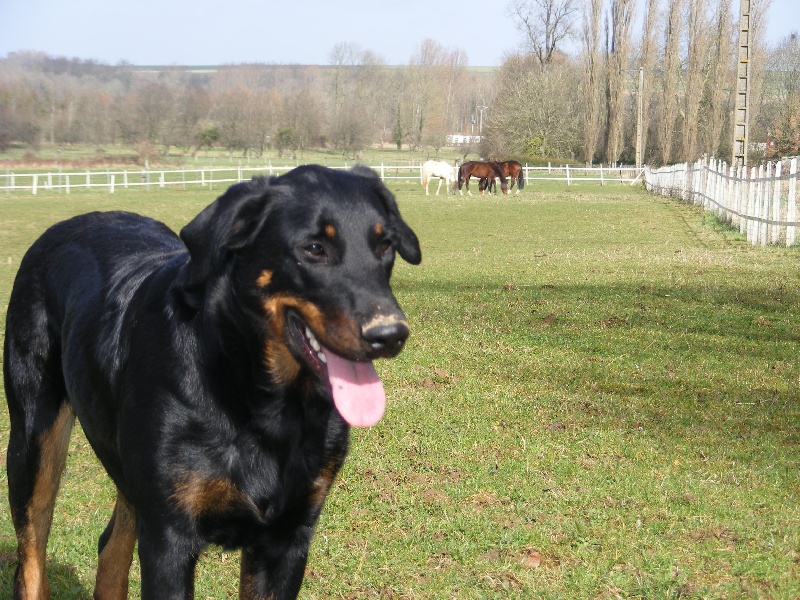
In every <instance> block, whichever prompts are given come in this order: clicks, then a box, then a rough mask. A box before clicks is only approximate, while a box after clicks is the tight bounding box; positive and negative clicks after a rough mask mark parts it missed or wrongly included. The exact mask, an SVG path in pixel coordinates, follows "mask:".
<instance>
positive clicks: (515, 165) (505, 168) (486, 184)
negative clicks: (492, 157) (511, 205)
mask: <svg viewBox="0 0 800 600" xmlns="http://www.w3.org/2000/svg"><path fill="white" fill-rule="evenodd" d="M495 164H496V165H497V166H498V167H499V168H500V170H501V171H502V172H503V175H505V176H506V177H507V178H508V179H510V180H511V185H510V186H509V190H513V189H514V184H515V183H516V184H517V193H518V194H519V192H520V190H521V189H522V188H524V187H525V173H524V171H523V170H522V165H521V164H520V163H519V162H517V161H516V160H507V161H504V162H497V163H495ZM478 187H479V188H481V189H488V190H489V193H491V192H492V190H493V189H494V188H495V181H494V180H493V179H490V180H487V181H483V180H481V183H480V185H479V186H478Z"/></svg>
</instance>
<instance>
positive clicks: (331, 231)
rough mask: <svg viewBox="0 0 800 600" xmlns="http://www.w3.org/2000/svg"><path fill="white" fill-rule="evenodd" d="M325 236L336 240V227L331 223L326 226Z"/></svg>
mask: <svg viewBox="0 0 800 600" xmlns="http://www.w3.org/2000/svg"><path fill="white" fill-rule="evenodd" d="M325 235H327V236H328V237H329V238H330V239H334V238H335V237H336V227H334V226H333V225H331V224H330V223H329V224H327V225H325Z"/></svg>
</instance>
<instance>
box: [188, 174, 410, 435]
mask: <svg viewBox="0 0 800 600" xmlns="http://www.w3.org/2000/svg"><path fill="white" fill-rule="evenodd" d="M181 238H182V239H183V241H184V242H185V244H186V246H187V248H188V250H189V254H190V262H189V264H188V270H189V283H188V286H189V287H191V288H194V289H200V290H202V291H201V293H202V295H203V296H204V298H205V300H204V303H206V304H207V303H208V298H209V297H211V296H213V295H215V294H224V293H225V289H226V288H230V291H231V292H232V294H233V296H235V301H236V302H240V303H241V304H242V306H243V307H244V309H245V310H246V311H248V312H249V313H251V314H256V315H258V319H259V321H260V322H261V323H262V328H263V336H264V341H263V344H264V348H263V362H264V364H265V366H266V368H267V370H268V372H269V374H270V376H271V378H272V380H273V381H274V382H275V383H277V384H278V385H284V386H286V385H290V384H292V382H294V381H295V380H296V379H297V378H298V377H301V376H305V377H310V378H312V380H313V381H315V383H317V384H318V385H319V386H320V387H321V388H322V389H324V390H325V391H326V392H328V393H330V394H331V395H332V397H333V400H334V402H335V404H336V407H337V409H338V410H339V413H340V414H341V415H342V417H343V418H344V419H345V420H346V421H347V422H348V423H350V424H351V425H372V424H374V423H375V422H377V421H378V419H380V417H381V415H382V414H383V410H384V407H385V398H384V395H383V386H382V384H381V383H380V380H379V379H378V377H377V374H376V373H375V369H374V367H373V366H372V362H371V361H372V360H373V359H376V358H389V357H393V356H396V355H397V354H398V353H399V352H400V351H401V350H402V348H403V346H404V344H405V341H406V339H407V337H408V331H409V330H408V324H407V323H406V319H405V316H404V314H403V312H402V310H401V309H400V307H399V305H398V303H397V301H396V300H395V298H394V295H393V294H392V291H391V288H390V286H389V279H390V277H391V273H392V267H393V265H394V260H395V254H399V255H400V256H401V257H402V258H403V259H405V260H406V261H408V262H409V263H412V264H418V263H419V262H420V260H421V252H420V247H419V242H418V240H417V237H416V235H415V234H414V232H413V231H412V230H411V228H410V227H409V226H408V225H407V224H406V223H405V221H403V219H402V217H401V216H400V212H399V211H398V208H397V204H396V202H395V199H394V196H393V195H392V194H391V192H389V190H388V189H386V187H385V186H384V185H383V183H382V182H381V181H380V179H379V178H378V177H377V175H376V174H375V173H374V172H373V171H371V170H370V169H367V168H364V167H357V168H355V169H353V170H351V171H334V170H332V169H328V168H325V167H320V166H304V167H298V168H296V169H294V170H292V171H290V172H288V173H286V174H285V175H282V176H280V177H274V178H270V179H266V178H254V179H253V180H251V181H249V182H247V183H240V184H236V185H233V186H231V187H230V188H229V189H228V191H227V192H226V193H225V194H224V195H223V196H221V197H220V198H219V199H217V200H216V201H215V202H214V203H212V204H211V205H210V206H208V207H207V208H206V209H205V210H203V211H202V212H201V213H200V214H199V215H198V216H197V217H196V218H195V219H194V220H193V221H192V222H190V223H189V224H188V225H187V226H186V227H185V228H184V229H183V230H182V231H181ZM220 288H222V289H220Z"/></svg>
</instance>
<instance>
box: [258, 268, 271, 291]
mask: <svg viewBox="0 0 800 600" xmlns="http://www.w3.org/2000/svg"><path fill="white" fill-rule="evenodd" d="M271 281H272V271H270V270H268V269H264V270H263V271H261V273H259V274H258V278H257V279H256V285H257V286H258V287H260V288H265V287H267V286H268V285H269V284H270V282H271Z"/></svg>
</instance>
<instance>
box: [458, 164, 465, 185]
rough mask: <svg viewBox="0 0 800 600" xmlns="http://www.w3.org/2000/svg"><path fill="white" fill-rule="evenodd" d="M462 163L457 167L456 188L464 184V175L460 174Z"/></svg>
mask: <svg viewBox="0 0 800 600" xmlns="http://www.w3.org/2000/svg"><path fill="white" fill-rule="evenodd" d="M463 166H464V165H463V163H462V164H461V166H459V167H458V189H461V186H462V185H464V176H463V175H462V174H461V167H463Z"/></svg>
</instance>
